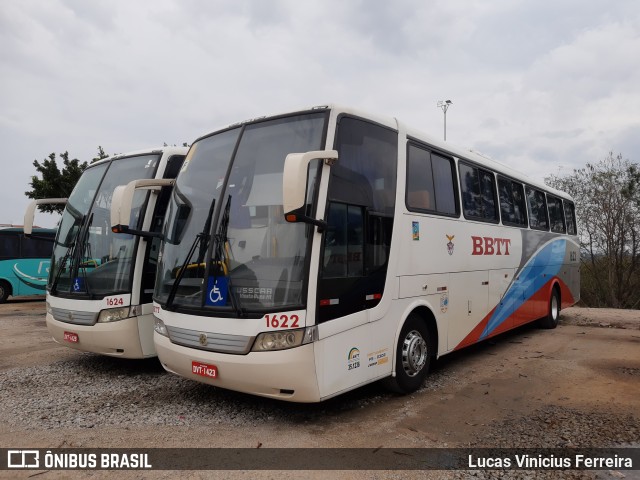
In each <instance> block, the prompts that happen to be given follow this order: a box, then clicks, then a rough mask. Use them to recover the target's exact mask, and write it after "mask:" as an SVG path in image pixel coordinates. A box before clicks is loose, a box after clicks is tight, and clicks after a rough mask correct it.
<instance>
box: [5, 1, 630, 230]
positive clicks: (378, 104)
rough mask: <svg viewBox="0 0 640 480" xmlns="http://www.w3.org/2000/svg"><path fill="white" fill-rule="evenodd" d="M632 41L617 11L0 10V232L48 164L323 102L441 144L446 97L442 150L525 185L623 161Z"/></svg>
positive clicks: (36, 6) (513, 4) (258, 6)
mask: <svg viewBox="0 0 640 480" xmlns="http://www.w3.org/2000/svg"><path fill="white" fill-rule="evenodd" d="M639 36H640V12H639V11H638V9H637V5H636V3H635V2H634V1H632V0H621V1H619V2H614V3H607V4H605V3H601V2H591V3H586V4H585V3H584V2H578V1H577V0H567V1H564V2H555V3H551V4H541V3H540V2H533V1H528V0H516V1H512V0H496V1H494V2H463V1H457V0H446V1H445V0H436V1H433V2H423V1H419V0H405V1H401V2H394V3H390V2H383V1H380V0H367V1H365V0H361V1H354V2H341V1H338V0H326V1H322V2H320V1H311V2H299V1H294V0H276V1H273V2H262V1H256V0H253V1H252V0H239V1H237V2H228V1H223V0H182V1H175V0H156V1H154V2H130V1H128V0H109V1H107V0H100V1H92V2H84V1H81V0H23V1H20V2H5V4H3V8H2V9H1V10H0V45H1V46H0V82H1V86H2V89H0V145H1V146H0V149H1V150H0V152H1V153H2V157H1V158H3V162H5V163H4V166H5V170H7V166H8V165H9V162H11V167H12V168H11V169H10V171H9V172H8V174H7V178H6V179H5V182H6V184H5V185H3V187H4V188H2V189H0V222H3V221H9V220H11V221H17V220H16V219H18V220H19V219H21V217H22V214H23V204H24V205H26V202H27V200H26V198H25V197H24V195H23V193H22V192H24V191H25V190H26V189H27V188H28V180H29V176H30V175H32V174H33V173H34V169H33V167H32V165H31V162H32V161H33V160H34V159H39V160H41V159H43V158H45V157H46V156H47V155H48V154H49V153H51V152H52V151H53V152H56V153H59V152H63V151H65V150H69V153H70V154H71V156H72V157H78V158H80V159H81V160H87V159H90V158H92V157H93V156H94V155H95V153H96V149H97V146H98V145H102V146H103V147H104V148H105V149H106V150H107V152H108V153H114V152H120V153H121V152H125V151H129V150H134V149H138V148H143V147H147V146H156V145H161V144H162V143H163V142H167V143H170V144H174V143H177V144H181V143H182V142H192V141H193V140H194V139H195V138H197V137H198V136H200V135H203V134H206V133H208V132H211V131H213V130H215V129H217V128H221V127H223V126H225V125H227V124H230V123H234V122H237V121H240V120H243V119H246V118H252V117H256V116H260V115H268V114H272V113H278V112H282V111H286V110H290V109H298V108H302V107H306V106H312V105H316V104H326V103H328V102H337V103H342V104H346V105H349V106H353V107H358V108H362V109H365V110H368V111H371V112H372V113H377V114H382V115H389V116H395V117H397V118H398V119H400V120H402V121H404V122H406V123H407V124H409V125H412V126H415V127H417V128H421V129H423V130H424V131H425V132H429V133H431V134H432V135H434V136H435V137H438V138H440V137H441V135H442V129H443V118H442V116H443V114H442V111H441V110H439V109H438V108H437V107H436V102H437V101H438V100H443V99H451V100H453V102H454V103H453V106H452V107H451V108H450V109H449V111H448V113H447V139H448V140H449V141H451V142H452V143H456V144H458V145H460V146H463V147H467V148H475V149H478V150H480V151H483V152H485V153H486V154H488V155H490V156H491V157H493V158H495V159H496V160H498V161H502V162H504V163H508V164H510V165H512V166H514V167H516V168H518V169H520V170H523V171H529V172H532V173H534V174H536V175H538V173H539V176H540V177H543V176H545V175H546V174H547V173H550V172H556V170H557V168H558V165H567V168H569V167H571V166H580V165H583V164H584V163H586V161H595V160H597V159H599V158H601V157H602V156H603V155H606V153H607V152H609V151H610V150H614V151H618V150H620V151H622V153H623V154H626V155H628V156H630V157H633V156H634V155H635V156H637V152H638V150H637V147H638V144H637V141H634V139H635V138H640V130H639V125H640V93H639V91H638V88H637V85H638V84H639V82H640V65H638V63H637V62H635V61H634V59H635V58H638V57H640V40H639ZM618 145H619V146H618ZM623 147H625V148H628V149H629V150H628V151H626V152H625V151H623ZM16 199H20V201H16Z"/></svg>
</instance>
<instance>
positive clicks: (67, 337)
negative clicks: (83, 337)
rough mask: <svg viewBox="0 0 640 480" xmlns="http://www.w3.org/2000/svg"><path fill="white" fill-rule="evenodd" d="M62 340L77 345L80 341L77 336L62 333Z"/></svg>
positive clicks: (75, 334) (71, 333)
mask: <svg viewBox="0 0 640 480" xmlns="http://www.w3.org/2000/svg"><path fill="white" fill-rule="evenodd" d="M63 338H64V341H65V342H71V343H78V342H79V341H80V338H79V337H78V334H77V333H73V332H64V337H63Z"/></svg>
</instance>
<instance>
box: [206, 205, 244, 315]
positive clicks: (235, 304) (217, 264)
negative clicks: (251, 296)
mask: <svg viewBox="0 0 640 480" xmlns="http://www.w3.org/2000/svg"><path fill="white" fill-rule="evenodd" d="M230 211H231V195H229V197H228V198H227V203H226V205H225V206H224V213H223V214H222V218H221V219H220V225H219V226H218V233H216V235H215V237H214V240H213V241H214V244H213V258H212V259H211V262H212V263H213V268H214V269H215V270H214V272H215V273H214V275H213V278H214V280H213V283H214V285H215V282H216V278H217V277H218V276H219V272H220V271H221V270H222V273H223V274H224V273H225V271H226V273H227V281H228V287H229V298H230V299H231V307H232V308H233V309H234V310H235V312H236V314H237V315H238V317H246V316H247V312H246V310H245V309H244V308H242V307H241V306H240V301H239V300H238V297H236V292H235V291H234V289H233V281H232V279H231V270H230V268H229V267H230V265H229V259H228V258H227V250H226V248H227V242H228V240H229V239H228V237H227V230H228V228H229V218H230Z"/></svg>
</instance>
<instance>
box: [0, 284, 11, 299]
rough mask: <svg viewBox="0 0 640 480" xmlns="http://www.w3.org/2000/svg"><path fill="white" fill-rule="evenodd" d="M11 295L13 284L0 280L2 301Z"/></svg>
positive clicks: (0, 297)
mask: <svg viewBox="0 0 640 480" xmlns="http://www.w3.org/2000/svg"><path fill="white" fill-rule="evenodd" d="M9 295H11V285H9V284H8V283H7V282H5V281H0V303H4V302H6V301H7V298H9Z"/></svg>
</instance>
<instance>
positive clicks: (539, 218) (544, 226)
mask: <svg viewBox="0 0 640 480" xmlns="http://www.w3.org/2000/svg"><path fill="white" fill-rule="evenodd" d="M527 205H528V207H529V226H530V227H531V228H533V229H535V230H549V220H548V218H547V202H546V200H545V196H544V192H541V191H540V190H534V189H533V188H529V187H527Z"/></svg>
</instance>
